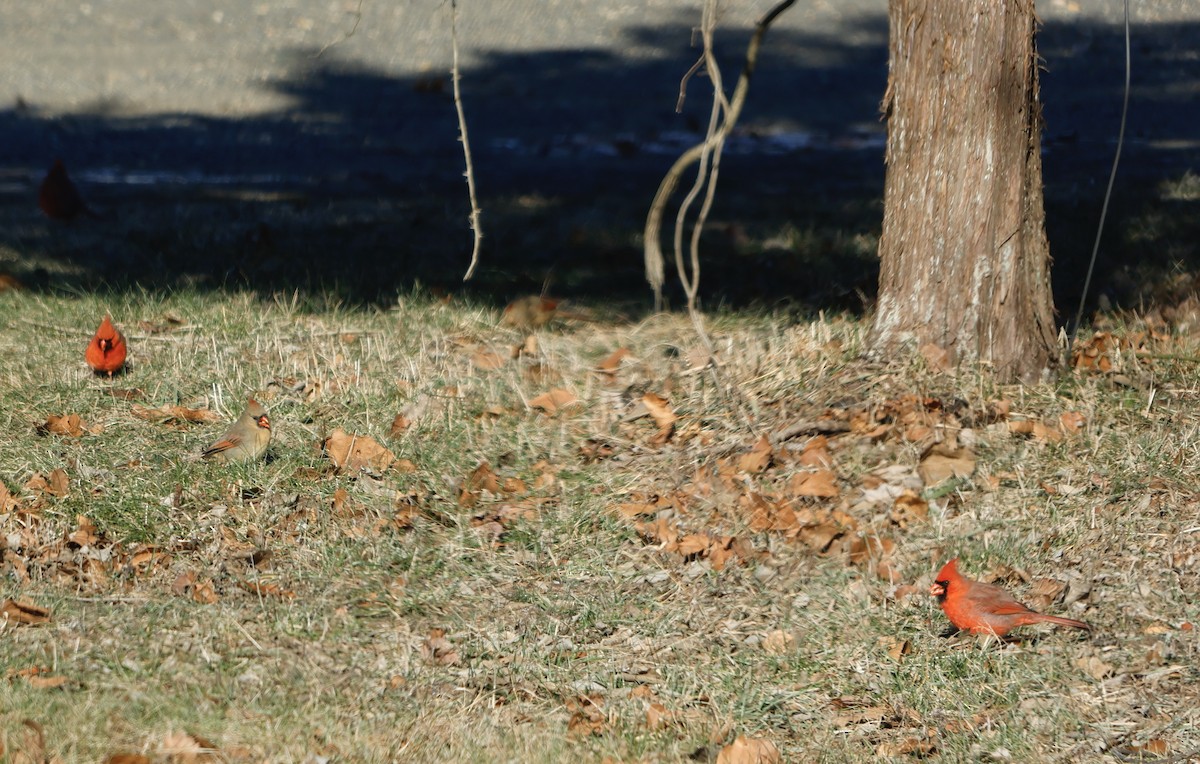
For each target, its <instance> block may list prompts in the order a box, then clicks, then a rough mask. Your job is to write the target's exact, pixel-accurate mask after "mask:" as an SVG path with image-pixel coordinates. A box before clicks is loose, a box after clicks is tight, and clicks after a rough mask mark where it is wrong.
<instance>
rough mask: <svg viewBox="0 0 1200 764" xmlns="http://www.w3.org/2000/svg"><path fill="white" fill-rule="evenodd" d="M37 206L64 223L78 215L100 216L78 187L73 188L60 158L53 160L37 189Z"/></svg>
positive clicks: (52, 218) (51, 217) (47, 215)
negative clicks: (88, 203)
mask: <svg viewBox="0 0 1200 764" xmlns="http://www.w3.org/2000/svg"><path fill="white" fill-rule="evenodd" d="M38 206H39V207H41V208H42V212H44V213H46V217H48V218H50V219H51V220H61V221H63V222H64V223H69V222H70V221H72V220H74V219H75V218H77V217H79V216H80V215H87V216H88V217H90V218H97V219H98V218H99V217H100V216H99V215H97V214H96V213H95V212H93V211H92V209H91V208H90V207H88V206H87V204H86V203H85V202H84V201H83V197H82V196H80V195H79V189H77V188H75V184H74V183H72V182H71V178H70V176H69V175H67V166H66V165H65V164H63V160H61V159H55V160H54V166H53V167H51V168H50V172H48V173H46V179H45V180H43V181H42V187H41V188H39V189H38Z"/></svg>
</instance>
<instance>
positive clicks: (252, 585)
mask: <svg viewBox="0 0 1200 764" xmlns="http://www.w3.org/2000/svg"><path fill="white" fill-rule="evenodd" d="M238 586H241V587H242V588H243V589H245V590H246V591H248V592H250V593H251V594H257V595H258V596H260V597H278V598H279V599H284V600H290V599H295V598H296V593H295V592H293V591H291V590H290V589H284V588H283V587H282V586H280V585H279V584H275V583H271V582H263V581H240V582H239V583H238Z"/></svg>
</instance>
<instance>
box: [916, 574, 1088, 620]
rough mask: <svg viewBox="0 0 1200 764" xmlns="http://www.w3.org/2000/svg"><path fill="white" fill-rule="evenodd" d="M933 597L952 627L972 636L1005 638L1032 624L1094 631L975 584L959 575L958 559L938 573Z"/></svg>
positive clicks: (994, 588)
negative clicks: (1016, 629)
mask: <svg viewBox="0 0 1200 764" xmlns="http://www.w3.org/2000/svg"><path fill="white" fill-rule="evenodd" d="M929 593H930V594H932V595H933V596H935V597H937V598H938V602H939V603H940V604H941V606H942V610H943V611H944V612H945V613H946V617H947V618H949V619H950V623H952V624H954V626H955V627H956V628H959V629H964V630H966V631H969V632H971V633H972V634H995V635H996V636H997V637H1003V636H1004V635H1005V634H1007V633H1008V632H1009V631H1011V630H1013V629H1015V628H1016V627H1018V626H1027V625H1029V624H1031V623H1056V624H1058V625H1059V626H1074V627H1075V628H1076V629H1086V630H1088V631H1090V630H1091V628H1092V627H1091V626H1088V625H1087V624H1086V623H1084V622H1083V621H1076V620H1074V619H1072V618H1059V617H1058V616H1055V615H1042V614H1041V613H1037V612H1034V611H1033V610H1030V609H1029V608H1027V607H1025V606H1024V605H1022V604H1021V603H1020V602H1017V600H1016V599H1015V598H1014V597H1013V596H1012V595H1011V594H1009V593H1008V592H1006V591H1004V590H1003V589H1001V588H1000V587H999V586H996V585H995V584H985V583H983V582H982V581H972V580H971V579H969V578H967V577H966V576H964V575H963V574H961V573H959V572H958V558H957V557H956V558H954V559H953V560H951V561H950V562H948V563H946V564H945V565H944V566H942V569H941V570H940V571H938V574H937V577H936V578H935V579H934V580H933V586H931V587H929Z"/></svg>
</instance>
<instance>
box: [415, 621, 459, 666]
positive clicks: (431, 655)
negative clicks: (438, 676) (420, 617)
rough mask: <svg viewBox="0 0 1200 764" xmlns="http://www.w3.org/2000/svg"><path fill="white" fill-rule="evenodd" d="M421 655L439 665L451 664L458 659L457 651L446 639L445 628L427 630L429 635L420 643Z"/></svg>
mask: <svg viewBox="0 0 1200 764" xmlns="http://www.w3.org/2000/svg"><path fill="white" fill-rule="evenodd" d="M421 655H422V657H424V658H425V660H427V661H430V662H431V663H436V664H437V665H439V666H453V665H454V664H456V663H458V661H459V657H458V651H457V650H455V649H454V645H452V644H450V640H448V639H446V630H445V629H430V630H429V636H428V637H426V638H425V641H424V642H422V643H421Z"/></svg>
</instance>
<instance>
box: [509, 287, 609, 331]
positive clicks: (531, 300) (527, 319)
mask: <svg viewBox="0 0 1200 764" xmlns="http://www.w3.org/2000/svg"><path fill="white" fill-rule="evenodd" d="M562 302H563V301H562V300H555V299H552V298H550V297H542V296H539V295H529V296H527V297H521V298H519V299H516V300H513V301H512V302H510V303H509V304H508V305H506V306H504V315H503V316H501V317H500V323H501V324H503V325H505V326H510V327H512V328H513V329H519V330H521V331H525V332H527V331H530V330H533V329H541V328H542V327H543V326H545V325H546V324H548V323H550V322H551V321H553V320H554V319H556V318H562V319H567V320H575V321H595V320H596V319H594V318H593V317H592V316H589V315H587V314H584V313H579V312H576V311H570V310H566V309H562V308H560V307H559V306H561V305H562Z"/></svg>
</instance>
